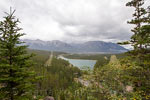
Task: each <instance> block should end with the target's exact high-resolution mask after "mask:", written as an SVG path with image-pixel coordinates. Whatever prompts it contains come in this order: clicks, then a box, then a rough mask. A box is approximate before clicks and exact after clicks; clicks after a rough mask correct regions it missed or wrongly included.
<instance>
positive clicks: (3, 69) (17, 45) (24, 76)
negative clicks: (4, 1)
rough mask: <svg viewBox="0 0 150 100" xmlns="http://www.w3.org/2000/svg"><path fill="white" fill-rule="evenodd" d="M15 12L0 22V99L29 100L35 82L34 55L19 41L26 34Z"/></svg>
mask: <svg viewBox="0 0 150 100" xmlns="http://www.w3.org/2000/svg"><path fill="white" fill-rule="evenodd" d="M14 12H15V11H13V12H11V11H10V14H8V13H6V14H7V16H6V17H4V20H3V21H0V99H1V100H29V95H31V91H32V89H33V88H32V87H33V84H32V82H33V80H34V72H32V71H30V67H31V66H32V65H33V63H32V61H31V60H30V58H31V57H32V55H28V54H27V51H26V48H27V46H25V45H23V44H22V43H23V42H21V41H20V39H19V38H20V37H21V36H23V35H24V33H20V31H21V30H22V29H21V28H19V27H18V23H20V22H19V20H18V19H16V17H15V16H14Z"/></svg>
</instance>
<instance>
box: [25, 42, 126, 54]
mask: <svg viewBox="0 0 150 100" xmlns="http://www.w3.org/2000/svg"><path fill="white" fill-rule="evenodd" d="M23 41H25V42H26V44H27V45H29V48H31V49H39V50H48V51H63V52H71V53H72V52H73V53H101V52H103V53H121V52H126V51H127V49H125V48H124V47H122V46H120V45H118V44H115V43H111V42H104V41H87V42H84V43H77V44H76V43H65V42H62V41H59V40H52V41H43V40H40V39H37V40H29V39H25V40H23Z"/></svg>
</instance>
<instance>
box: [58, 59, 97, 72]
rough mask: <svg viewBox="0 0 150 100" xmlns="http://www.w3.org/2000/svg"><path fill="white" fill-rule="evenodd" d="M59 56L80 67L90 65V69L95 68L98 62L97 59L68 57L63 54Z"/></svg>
mask: <svg viewBox="0 0 150 100" xmlns="http://www.w3.org/2000/svg"><path fill="white" fill-rule="evenodd" d="M58 58H61V59H64V60H67V61H69V63H70V64H72V65H73V66H76V67H78V68H80V69H82V68H87V67H89V68H90V69H93V67H94V65H95V64H96V60H83V59H68V58H65V57H63V56H59V57H58Z"/></svg>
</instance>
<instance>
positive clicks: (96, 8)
mask: <svg viewBox="0 0 150 100" xmlns="http://www.w3.org/2000/svg"><path fill="white" fill-rule="evenodd" d="M128 1H130V0H0V20H2V17H3V16H4V15H5V14H4V12H8V11H9V8H10V6H11V7H12V8H13V9H16V13H15V15H16V17H17V18H19V19H20V21H21V25H20V26H21V27H22V28H23V32H24V33H26V36H24V37H23V38H26V39H41V40H46V41H49V40H62V41H67V42H72V41H89V40H103V41H111V42H117V41H122V40H128V39H129V38H130V36H131V35H132V33H131V32H130V27H131V26H130V25H128V24H127V23H126V22H127V20H129V19H131V16H132V13H133V9H132V8H130V7H126V6H125V4H126V2H128ZM146 4H149V5H150V0H146Z"/></svg>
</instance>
